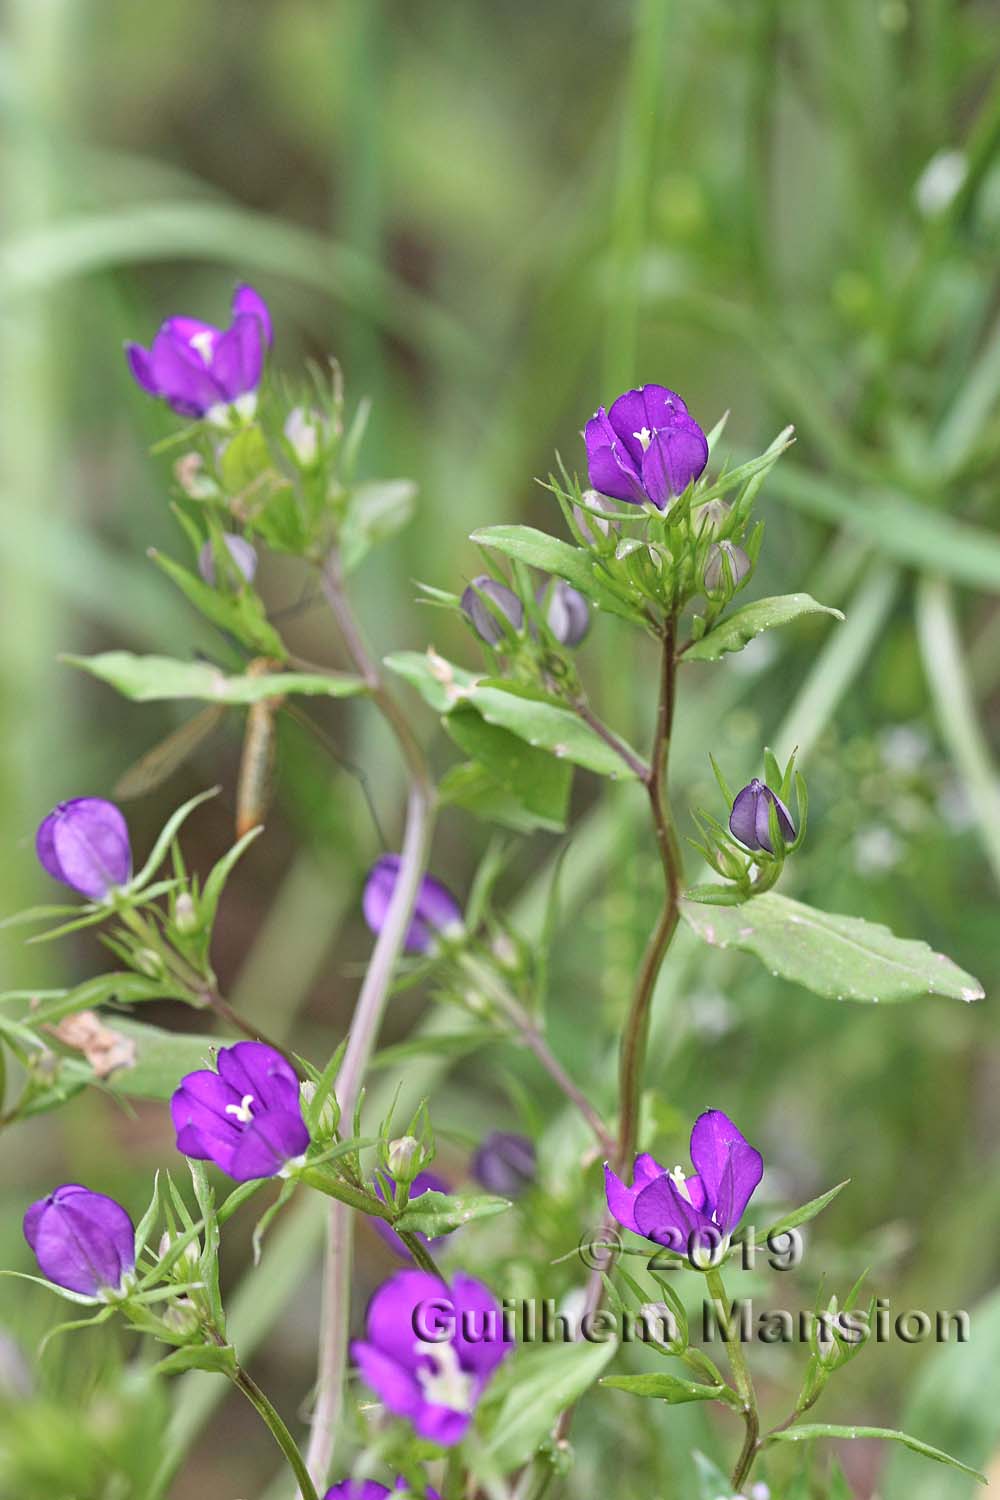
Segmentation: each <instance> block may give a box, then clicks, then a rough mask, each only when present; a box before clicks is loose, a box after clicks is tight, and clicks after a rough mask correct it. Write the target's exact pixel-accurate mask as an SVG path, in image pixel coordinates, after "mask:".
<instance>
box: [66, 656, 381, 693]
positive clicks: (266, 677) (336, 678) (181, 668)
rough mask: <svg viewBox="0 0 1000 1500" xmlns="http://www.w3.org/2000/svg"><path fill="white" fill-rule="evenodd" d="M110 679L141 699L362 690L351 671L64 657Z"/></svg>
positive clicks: (147, 658) (159, 659)
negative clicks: (240, 669)
mask: <svg viewBox="0 0 1000 1500" xmlns="http://www.w3.org/2000/svg"><path fill="white" fill-rule="evenodd" d="M60 660H61V661H64V662H67V663H68V664H69V665H70V666H72V667H81V668H82V669H83V671H85V672H89V673H90V674H91V676H93V677H99V678H100V679H101V681H102V682H107V683H110V684H111V686H112V687H113V688H116V689H117V691H118V692H119V693H121V694H122V696H123V697H125V698H131V699H132V700H133V701H134V702H136V703H156V702H161V701H164V700H166V699H172V698H196V699H203V700H206V701H208V702H212V703H242V704H247V703H260V702H261V701H262V700H263V699H265V698H281V697H287V696H288V695H289V694H291V693H301V694H303V695H305V696H306V697H313V698H323V697H325V698H347V697H350V696H351V695H352V694H355V693H363V692H364V691H365V684H364V683H363V682H362V680H361V678H360V677H352V676H351V675H350V674H349V673H347V672H268V673H266V674H261V675H260V676H248V675H247V674H245V673H236V674H230V673H227V672H223V671H222V670H221V669H220V668H219V667H213V666H212V665H211V664H210V663H208V662H201V661H175V660H174V659H173V658H172V657H169V656H134V655H133V654H132V652H131V651H104V652H102V653H101V654H100V655H98V656H63V657H60Z"/></svg>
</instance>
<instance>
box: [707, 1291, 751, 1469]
mask: <svg viewBox="0 0 1000 1500" xmlns="http://www.w3.org/2000/svg"><path fill="white" fill-rule="evenodd" d="M705 1282H706V1284H707V1286H708V1291H709V1296H710V1297H711V1298H712V1301H713V1302H714V1303H715V1305H716V1312H717V1316H718V1321H719V1326H720V1328H722V1329H723V1330H724V1334H725V1340H726V1354H727V1355H728V1357H729V1366H730V1369H731V1370H732V1372H733V1383H734V1385H735V1386H736V1392H737V1395H738V1396H739V1398H740V1404H741V1409H742V1412H743V1421H744V1422H745V1424H746V1433H745V1436H744V1439H743V1447H742V1449H741V1450H740V1456H739V1458H738V1459H737V1460H736V1467H735V1468H734V1469H733V1481H732V1482H733V1489H734V1490H736V1491H738V1490H739V1489H740V1488H741V1486H742V1484H743V1481H744V1480H745V1479H746V1477H747V1475H748V1474H749V1473H750V1470H751V1468H752V1466H753V1461H754V1459H755V1458H756V1456H757V1451H758V1438H759V1436H760V1418H759V1416H758V1414H757V1394H756V1392H755V1391H754V1388H753V1380H752V1378H751V1375H750V1367H749V1366H748V1364H747V1361H746V1355H745V1354H744V1353H743V1345H742V1344H741V1343H740V1336H739V1329H738V1328H737V1327H735V1326H734V1322H733V1320H732V1319H731V1318H730V1317H729V1300H728V1298H727V1297H726V1288H725V1286H724V1285H723V1281H722V1275H721V1273H720V1272H719V1271H718V1270H716V1269H714V1268H713V1269H712V1270H709V1271H706V1272H705Z"/></svg>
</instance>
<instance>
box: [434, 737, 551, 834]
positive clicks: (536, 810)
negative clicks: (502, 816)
mask: <svg viewBox="0 0 1000 1500" xmlns="http://www.w3.org/2000/svg"><path fill="white" fill-rule="evenodd" d="M442 723H443V724H444V727H445V729H446V731H447V732H448V734H449V735H450V736H451V738H452V739H453V740H454V741H455V743H456V744H457V745H459V746H460V748H461V749H462V750H464V751H465V753H466V754H467V755H471V756H472V758H473V760H475V761H477V762H478V763H479V764H480V765H482V766H484V767H485V768H486V770H487V771H488V772H489V774H490V776H491V778H492V779H493V780H494V781H495V782H496V784H497V785H498V786H499V787H500V788H501V789H502V790H503V791H504V792H505V793H506V794H507V795H508V796H510V797H513V798H514V799H515V800H516V801H517V802H518V804H519V805H520V806H522V807H523V808H525V809H526V810H527V812H528V813H530V814H532V815H533V816H534V817H535V819H536V820H537V822H538V824H539V826H543V827H547V828H551V829H553V830H554V831H556V832H559V831H560V830H561V829H563V828H564V827H565V826H566V814H567V811H568V808H569V792H570V786H571V784H572V781H573V770H572V767H571V766H570V765H569V764H568V763H567V762H566V761H560V760H556V759H555V758H554V757H553V756H551V755H548V754H546V752H545V751H544V750H535V749H533V748H532V747H531V746H530V745H526V744H525V742H524V740H523V739H521V738H520V737H519V736H517V735H515V734H511V733H510V731H509V730H507V729H501V728H499V727H498V726H497V725H494V724H488V723H487V722H486V720H485V719H484V718H482V717H481V716H480V714H479V713H477V712H476V711H475V710H474V709H472V708H463V709H458V710H456V711H455V712H453V713H451V714H446V715H445V716H444V718H443V719H442Z"/></svg>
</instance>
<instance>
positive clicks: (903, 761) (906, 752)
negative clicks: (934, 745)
mask: <svg viewBox="0 0 1000 1500" xmlns="http://www.w3.org/2000/svg"><path fill="white" fill-rule="evenodd" d="M878 746H879V751H880V753H881V756H882V760H883V763H884V764H885V765H886V766H888V768H889V770H890V771H899V772H900V773H901V774H903V775H912V774H913V773H914V772H915V771H919V770H920V767H921V766H922V765H923V764H924V762H925V761H926V760H927V757H928V756H929V755H930V752H931V741H930V736H929V735H928V733H927V731H926V729H924V728H923V726H922V725H919V724H895V725H893V727H892V728H891V729H886V730H885V731H884V732H883V733H882V734H880V735H879V741H878Z"/></svg>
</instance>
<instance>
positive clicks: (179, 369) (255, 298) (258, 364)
mask: <svg viewBox="0 0 1000 1500" xmlns="http://www.w3.org/2000/svg"><path fill="white" fill-rule="evenodd" d="M232 311H233V321H232V323H231V325H230V326H229V328H227V329H225V330H223V329H221V328H215V327H214V326H213V325H212V324H211V323H201V322H199V321H198V319H197V318H168V319H167V320H166V322H165V323H163V324H162V325H161V327H160V331H159V333H158V334H157V335H156V337H155V338H154V340H153V342H152V345H151V347H150V348H149V349H143V348H142V346H141V345H140V344H132V343H129V344H126V345H125V355H126V358H127V359H128V362H129V368H130V369H131V371H132V374H133V375H134V376H135V379H136V380H137V381H138V383H139V384H140V385H141V386H142V388H143V390H144V391H148V392H149V394H150V395H151V396H159V397H160V399H161V400H163V401H166V402H167V403H168V404H169V405H170V406H172V407H173V409H174V411H176V412H178V413H179V414H180V415H181V416H182V417H204V416H207V415H208V414H209V413H210V412H212V410H213V408H224V407H227V406H230V405H232V403H233V402H235V401H238V400H239V398H240V397H241V396H246V395H248V394H249V393H250V392H251V391H255V390H256V389H257V387H258V385H259V384H260V377H261V373H262V372H263V368H264V353H265V350H266V348H267V346H268V345H269V344H270V342H271V318H270V314H269V313H268V310H267V303H266V302H265V301H264V299H263V297H262V296H261V295H260V293H259V292H256V291H254V289H253V287H252V286H246V285H242V286H238V287H237V288H236V291H235V293H234V294H233V302H232Z"/></svg>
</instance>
